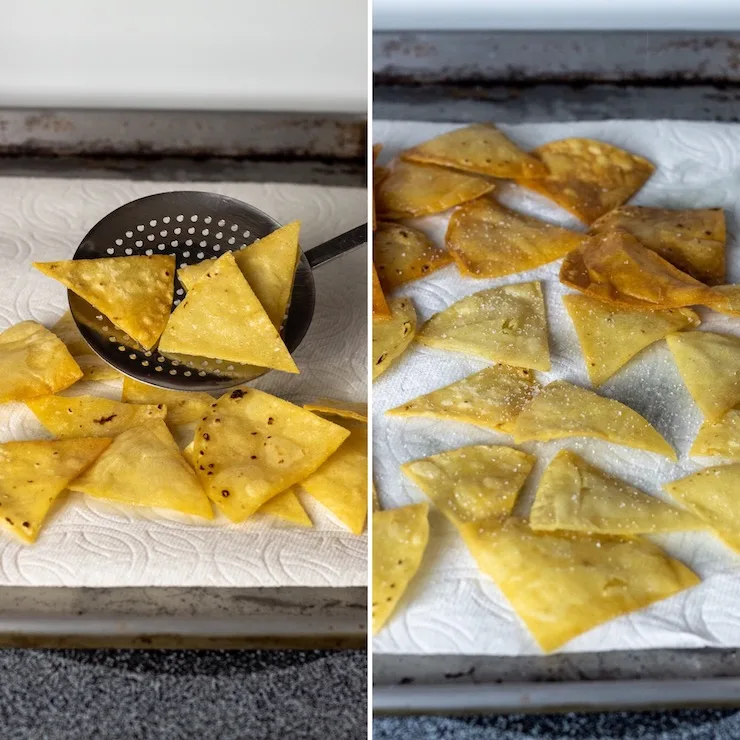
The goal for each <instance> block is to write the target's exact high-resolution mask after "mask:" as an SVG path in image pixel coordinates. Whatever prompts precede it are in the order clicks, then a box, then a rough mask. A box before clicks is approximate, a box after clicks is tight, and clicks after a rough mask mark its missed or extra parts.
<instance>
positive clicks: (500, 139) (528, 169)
mask: <svg viewBox="0 0 740 740" xmlns="http://www.w3.org/2000/svg"><path fill="white" fill-rule="evenodd" d="M401 158H402V159H404V160H406V161H408V162H419V163H420V164H437V165H441V166H443V167H452V168H453V169H456V170H465V171H466V172H475V173H476V174H479V175H487V176H489V177H500V178H503V179H515V178H519V177H526V178H528V177H532V178H537V177H546V176H547V168H546V167H545V166H544V165H543V164H542V162H540V160H539V159H536V158H535V157H533V156H532V155H531V154H527V153H526V152H525V151H522V150H521V149H520V148H519V147H518V146H517V145H516V144H514V142H513V141H511V140H510V139H509V138H507V137H506V136H505V134H504V133H503V132H502V131H499V129H497V128H496V127H495V126H494V125H493V124H491V123H474V124H472V125H470V126H465V127H464V128H457V129H455V130H454V131H448V132H447V133H445V134H440V135H439V136H436V137H435V138H433V139H430V140H429V141H425V142H424V143H423V144H419V145H418V146H415V147H413V149H409V150H408V151H406V152H404V153H403V154H402V155H401Z"/></svg>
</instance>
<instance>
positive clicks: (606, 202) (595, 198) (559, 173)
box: [517, 139, 655, 224]
mask: <svg viewBox="0 0 740 740" xmlns="http://www.w3.org/2000/svg"><path fill="white" fill-rule="evenodd" d="M532 154H534V155H535V156H537V157H539V158H540V159H541V160H542V161H543V162H544V163H545V165H546V167H547V169H548V170H549V173H550V174H549V175H548V176H547V177H544V178H539V179H534V178H532V179H527V178H519V179H517V182H518V183H519V184H520V185H523V186H524V187H527V188H529V189H530V190H534V191H536V192H538V193H540V194H541V195H544V196H545V197H547V198H550V199H551V200H553V201H555V203H557V204H558V205H559V206H562V207H563V208H565V209H566V210H567V211H570V212H571V213H572V214H573V215H574V216H577V217H578V218H579V219H580V220H581V221H583V222H584V223H587V224H590V223H592V222H593V221H595V220H596V219H597V218H599V217H600V216H603V215H604V214H605V213H607V212H609V211H611V210H612V209H613V208H616V207H617V206H621V205H622V204H623V203H625V202H627V201H628V200H629V199H630V198H631V197H632V196H633V195H634V194H635V193H636V192H637V191H638V190H639V189H640V188H641V187H642V186H643V185H644V184H645V182H646V181H647V179H648V178H649V177H650V175H652V174H653V171H654V170H655V167H654V166H653V165H652V163H650V162H648V160H647V159H644V158H643V157H639V156H637V155H636V154H630V152H627V151H625V150H624V149H619V148H618V147H615V146H612V145H611V144H605V143H604V142H603V141H595V140H594V139H562V140H561V141H550V142H548V143H547V144H543V145H542V146H540V147H537V149H535V150H534V151H533V152H532Z"/></svg>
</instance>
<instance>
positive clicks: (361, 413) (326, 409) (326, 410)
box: [303, 398, 367, 422]
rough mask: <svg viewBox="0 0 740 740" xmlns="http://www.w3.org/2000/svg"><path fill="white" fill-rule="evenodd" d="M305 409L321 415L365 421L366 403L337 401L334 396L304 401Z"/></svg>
mask: <svg viewBox="0 0 740 740" xmlns="http://www.w3.org/2000/svg"><path fill="white" fill-rule="evenodd" d="M303 408H304V409H306V411H314V412H315V413H317V414H322V415H323V416H339V417H341V418H343V419H354V420H355V421H365V422H366V421H367V404H366V403H359V402H357V401H339V400H338V399H336V398H319V399H317V400H316V401H312V402H311V403H304V404H303Z"/></svg>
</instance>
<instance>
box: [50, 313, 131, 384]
mask: <svg viewBox="0 0 740 740" xmlns="http://www.w3.org/2000/svg"><path fill="white" fill-rule="evenodd" d="M51 332H52V334H56V335H57V336H58V337H59V339H61V340H62V342H64V345H65V346H66V347H67V349H68V350H69V353H70V354H71V355H72V357H74V358H75V361H76V362H77V364H78V365H79V366H80V370H82V380H84V381H88V382H90V383H95V382H101V381H105V380H117V379H118V378H120V377H121V373H119V372H118V370H116V369H115V368H113V367H111V366H110V365H109V364H108V363H107V362H105V361H104V360H102V359H100V357H98V356H97V355H96V354H95V353H94V352H93V350H92V349H90V345H88V343H87V342H86V341H85V340H84V339H83V337H82V334H80V330H79V329H78V328H77V324H76V323H75V320H74V318H73V317H72V314H71V313H70V312H69V311H65V312H64V314H63V315H62V318H60V319H59V321H57V323H56V324H54V326H52V327H51Z"/></svg>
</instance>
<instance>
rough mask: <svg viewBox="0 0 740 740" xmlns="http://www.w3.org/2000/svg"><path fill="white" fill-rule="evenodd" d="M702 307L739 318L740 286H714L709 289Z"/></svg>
mask: <svg viewBox="0 0 740 740" xmlns="http://www.w3.org/2000/svg"><path fill="white" fill-rule="evenodd" d="M704 305H705V306H708V307H709V308H711V309H712V310H713V311H717V312H718V313H723V314H727V315H728V316H740V285H715V286H713V287H711V288H710V289H709V295H708V297H707V298H706V300H705V301H704Z"/></svg>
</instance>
